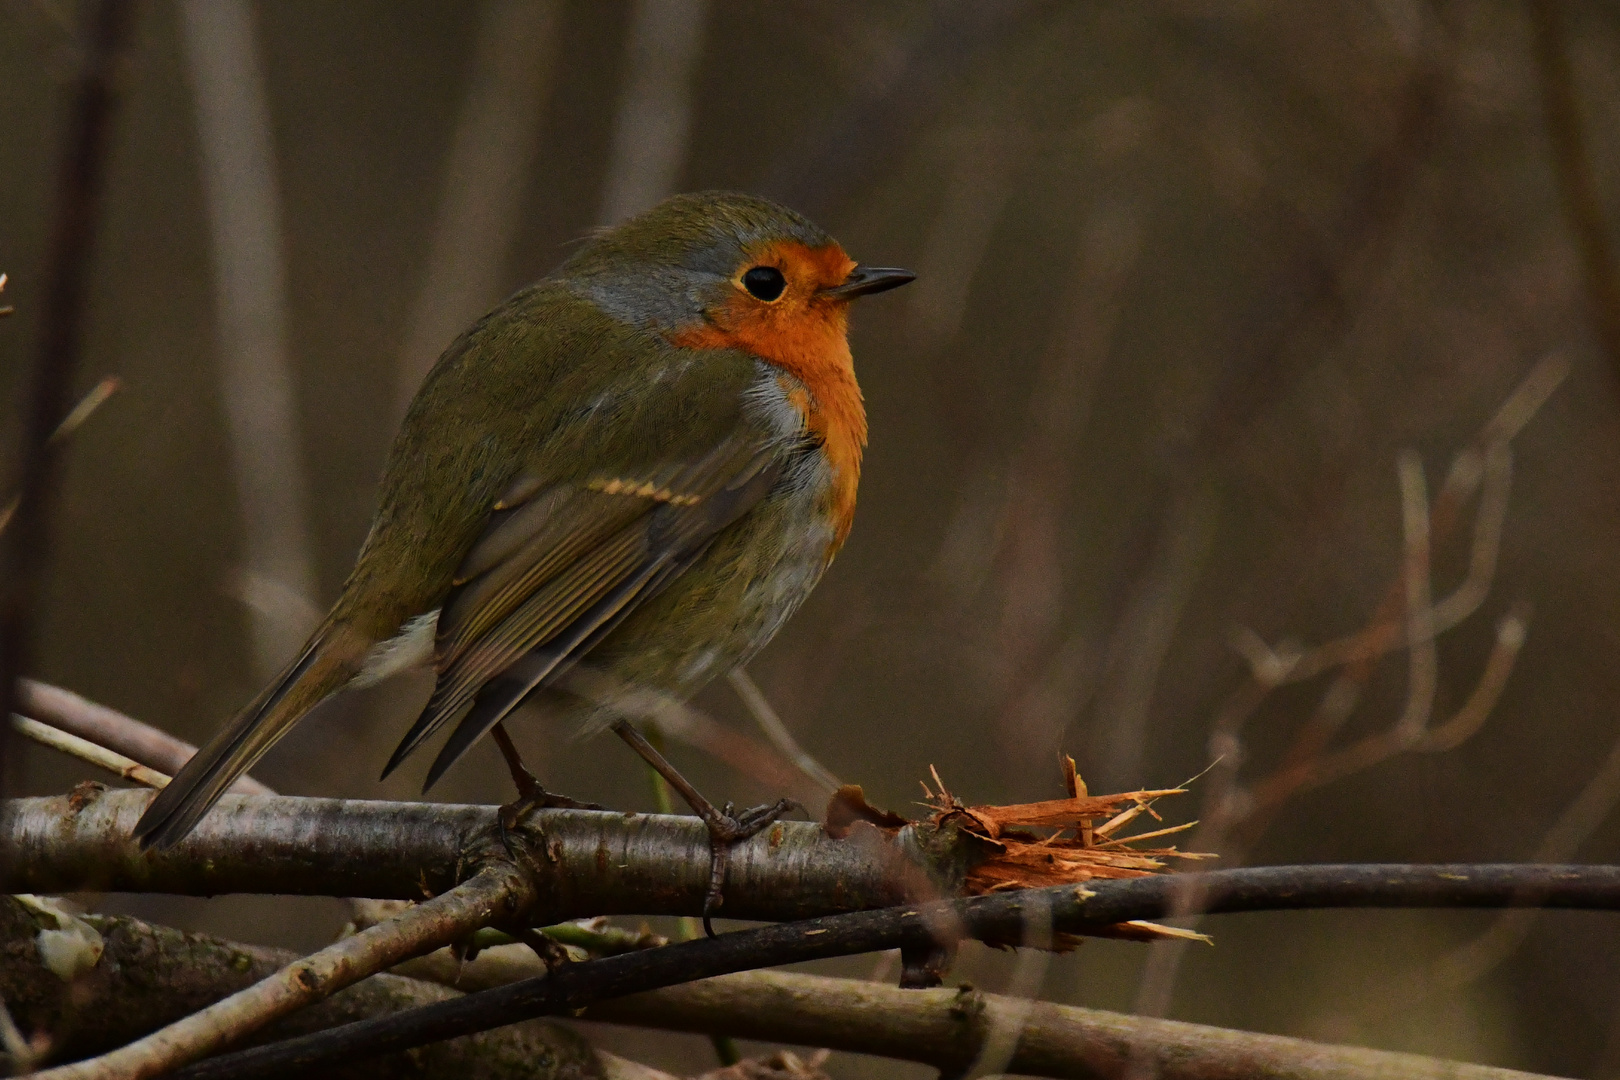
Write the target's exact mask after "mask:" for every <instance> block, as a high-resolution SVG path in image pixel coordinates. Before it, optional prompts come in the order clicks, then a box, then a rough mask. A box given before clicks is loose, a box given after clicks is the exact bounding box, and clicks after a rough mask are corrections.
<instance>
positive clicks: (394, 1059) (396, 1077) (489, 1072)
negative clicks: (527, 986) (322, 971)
mask: <svg viewBox="0 0 1620 1080" xmlns="http://www.w3.org/2000/svg"><path fill="white" fill-rule="evenodd" d="M82 919H83V921H84V922H85V923H88V924H89V925H90V926H91V927H93V928H94V930H95V931H96V932H97V933H98V934H99V935H100V938H101V942H102V952H101V955H100V957H99V959H98V960H96V962H95V963H94V965H93V966H92V967H90V968H88V969H87V970H84V971H82V972H81V973H79V974H77V975H76V976H74V977H73V978H71V979H68V980H64V979H63V978H62V977H61V976H60V975H58V974H56V973H55V972H53V971H52V970H50V969H49V968H47V967H46V966H45V964H44V963H43V961H42V960H41V954H40V949H39V935H40V934H41V932H45V933H50V932H53V931H54V932H60V931H59V924H58V923H57V921H56V920H54V919H52V918H51V917H50V916H49V915H46V914H43V913H41V912H39V911H36V910H30V908H28V907H27V906H25V905H24V904H22V903H21V902H19V901H18V900H16V899H15V898H14V897H0V997H3V998H4V1000H5V1003H6V1006H7V1007H8V1008H9V1009H10V1010H11V1014H12V1017H13V1019H15V1021H16V1022H17V1025H18V1027H19V1028H21V1029H22V1031H23V1033H24V1034H25V1035H29V1036H34V1035H38V1034H43V1035H45V1036H47V1037H48V1038H49V1039H50V1045H51V1047H52V1051H51V1053H50V1054H49V1056H48V1057H47V1058H46V1061H47V1062H49V1063H59V1062H63V1061H71V1060H75V1059H79V1058H84V1057H89V1056H91V1055H94V1054H98V1053H101V1052H104V1051H107V1050H111V1049H113V1048H114V1047H117V1046H122V1045H124V1044H126V1043H128V1042H130V1041H132V1040H134V1039H137V1038H139V1037H141V1036H142V1035H145V1034H147V1033H149V1032H151V1031H154V1030H156V1029H158V1028H160V1027H163V1026H164V1025H166V1024H170V1023H173V1022H174V1021H176V1020H179V1019H181V1018H183V1017H185V1016H187V1015H190V1014H191V1013H194V1012H196V1011H197V1010H199V1009H202V1008H204V1007H206V1006H208V1005H212V1004H214V1003H215V1002H216V1001H219V1000H220V999H221V998H224V997H226V996H228V995H230V994H233V993H236V992H237V991H239V990H243V989H246V988H247V987H249V986H251V985H253V984H254V983H256V982H258V981H259V980H261V979H264V978H267V977H269V976H270V975H273V974H274V973H275V972H276V971H278V970H280V969H281V968H284V967H286V966H287V965H288V964H291V963H294V962H295V961H297V960H298V959H299V956H298V955H297V954H296V953H292V952H287V951H284V950H280V949H268V948H262V947H258V946H252V945H241V944H236V943H234V942H229V941H222V940H220V939H218V938H212V937H208V936H206V935H202V934H187V933H182V932H180V931H178V930H172V929H169V928H167V927H161V926H153V925H150V924H148V923H144V922H141V921H140V920H138V919H131V918H125V917H116V916H104V915H85V916H82ZM458 996H460V991H458V990H454V989H451V988H450V987H447V986H441V985H436V984H434V983H429V982H422V981H419V980H417V979H408V978H404V977H401V976H397V975H376V976H373V977H372V978H370V979H367V980H365V981H364V982H362V983H360V984H358V985H356V986H351V987H349V988H348V989H346V990H342V991H340V992H338V993H337V994H334V995H333V996H332V997H330V998H328V999H326V1000H325V1001H323V1002H320V1003H319V1004H316V1005H312V1006H310V1007H309V1008H307V1009H304V1010H302V1011H300V1012H298V1013H295V1014H294V1015H292V1016H290V1017H288V1018H286V1019H284V1020H282V1021H279V1022H278V1023H276V1024H274V1025H272V1026H270V1027H268V1028H265V1029H264V1030H263V1031H261V1032H259V1033H258V1034H257V1035H255V1036H254V1037H253V1038H252V1039H251V1040H250V1042H252V1043H263V1042H273V1041H275V1040H277V1039H283V1038H287V1037H289V1036H292V1035H299V1034H303V1033H305V1032H310V1031H319V1030H321V1029H323V1028H327V1027H331V1026H332V1025H334V1024H342V1023H348V1022H350V1021H353V1020H360V1019H364V1018H367V1017H372V1016H381V1015H384V1014H387V1013H393V1012H399V1011H401V1010H403V1009H408V1008H413V1007H415V1006H419V1005H426V1004H430V1003H432V1002H436V1001H444V1000H447V999H449V998H453V997H458ZM312 1075H318V1076H331V1077H344V1078H349V1077H353V1078H356V1080H360V1078H365V1080H427V1078H429V1077H445V1076H455V1077H466V1078H468V1080H517V1078H519V1077H522V1078H537V1080H602V1070H601V1068H600V1066H599V1064H598V1062H597V1059H596V1056H595V1053H594V1051H592V1050H591V1048H590V1046H589V1045H588V1044H587V1043H586V1042H585V1041H584V1040H583V1039H582V1038H580V1036H579V1035H577V1034H576V1033H575V1032H573V1031H572V1030H570V1029H568V1028H566V1027H563V1026H562V1025H559V1024H555V1023H550V1022H547V1021H528V1022H525V1023H522V1024H517V1025H513V1026H511V1027H507V1028H502V1029H499V1030H497V1031H489V1032H481V1033H479V1034H477V1035H473V1036H470V1037H464V1038H459V1039H452V1040H449V1041H447V1042H442V1043H435V1044H434V1045H432V1046H425V1047H421V1048H419V1049H416V1050H411V1051H409V1052H407V1053H402V1054H395V1055H392V1056H390V1057H388V1058H384V1059H379V1060H377V1061H374V1062H367V1063H365V1064H363V1065H356V1066H344V1067H339V1068H336V1069H331V1070H327V1071H325V1072H320V1073H315V1074H312Z"/></svg>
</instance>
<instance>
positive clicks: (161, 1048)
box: [35, 863, 534, 1080]
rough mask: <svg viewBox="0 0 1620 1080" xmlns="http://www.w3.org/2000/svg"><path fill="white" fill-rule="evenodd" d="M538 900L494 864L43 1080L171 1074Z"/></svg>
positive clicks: (511, 871)
mask: <svg viewBox="0 0 1620 1080" xmlns="http://www.w3.org/2000/svg"><path fill="white" fill-rule="evenodd" d="M533 899H534V893H533V889H532V887H531V886H530V885H529V883H528V881H527V880H526V879H525V877H524V875H523V874H522V873H521V872H519V871H518V869H517V868H516V867H515V866H513V865H511V864H509V863H494V864H491V865H489V866H487V867H485V868H484V869H483V870H480V871H479V872H478V873H477V874H475V875H473V877H471V878H469V879H468V880H467V881H466V882H465V883H464V884H461V885H458V886H457V887H456V888H454V889H452V890H450V891H449V892H447V893H445V894H444V895H443V896H439V897H435V898H434V899H432V900H428V901H425V902H424V903H421V904H418V905H416V906H415V907H411V908H407V909H405V910H404V911H402V912H401V913H400V914H399V915H397V916H396V917H394V918H393V919H391V920H389V921H388V922H385V923H380V924H378V925H377V926H373V927H371V928H370V929H368V930H364V931H362V932H360V933H358V934H356V935H354V936H353V937H348V938H344V939H342V940H341V941H338V942H336V943H334V944H332V945H329V946H327V947H326V948H324V949H322V950H320V951H319V952H317V953H315V954H314V955H312V956H309V957H306V958H305V959H303V960H299V961H298V962H297V963H294V964H290V965H288V966H287V967H284V968H282V969H281V970H280V971H278V972H276V973H275V974H274V975H272V976H270V977H269V978H267V979H264V980H261V981H260V982H257V983H254V984H253V985H252V986H250V987H248V988H247V989H245V990H241V991H238V992H237V993H235V994H232V995H231V996H230V997H227V998H225V999H224V1000H222V1001H219V1002H216V1003H215V1004H213V1005H210V1006H209V1007H208V1008H206V1009H202V1010H200V1011H198V1012H195V1013H192V1014H191V1015H190V1016H188V1017H186V1018H185V1019H183V1020H179V1021H176V1022H175V1023H173V1024H170V1025H169V1026H168V1027H165V1028H162V1029H161V1030H159V1031H156V1032H154V1033H152V1034H151V1035H148V1036H146V1037H145V1038H142V1039H137V1040H136V1041H135V1042H132V1043H130V1044H129V1045H127V1046H124V1047H121V1048H119V1049H117V1050H114V1051H112V1052H111V1053H109V1054H103V1055H102V1056H100V1057H96V1058H91V1059H89V1060H87V1061H80V1062H75V1063H74V1064H71V1065H63V1066H60V1067H58V1068H55V1069H47V1070H45V1071H44V1072H40V1073H37V1074H35V1075H36V1076H38V1077H39V1078H40V1080H139V1078H141V1077H148V1076H157V1075H160V1074H163V1073H167V1072H170V1071H172V1070H173V1069H175V1068H177V1067H178V1066H181V1065H184V1064H185V1063H186V1062H189V1061H195V1060H196V1059H198V1058H200V1057H204V1056H206V1055H208V1054H212V1053H216V1052H218V1051H219V1050H220V1049H221V1048H223V1047H225V1046H229V1045H230V1044H231V1043H232V1042H234V1041H236V1040H237V1039H239V1038H241V1037H242V1036H244V1035H247V1034H249V1033H251V1032H253V1031H257V1030H258V1029H259V1028H261V1027H263V1026H265V1025H266V1024H268V1023H270V1022H271V1021H272V1020H275V1019H277V1018H278V1017H282V1016H285V1015H287V1014H288V1013H291V1012H293V1011H295V1010H297V1009H300V1008H302V1007H304V1006H305V1005H310V1004H313V1003H314V1002H317V1001H320V1000H322V999H323V998H326V997H329V996H330V995H332V994H334V993H336V992H337V991H338V990H341V989H343V988H344V987H345V986H348V985H350V984H352V983H355V982H358V981H360V980H361V979H363V978H365V977H366V976H368V975H370V974H372V973H374V972H378V971H383V970H386V969H387V968H390V967H392V966H393V965H395V964H397V963H399V962H400V961H402V960H407V959H409V958H410V957H412V956H418V955H420V954H422V953H424V952H428V951H431V950H432V949H436V948H438V947H440V946H442V945H448V944H449V943H451V942H453V941H455V940H457V939H459V938H462V937H465V936H466V935H467V934H469V933H471V932H472V931H474V930H477V929H478V928H480V927H483V926H487V925H489V924H490V923H491V922H494V921H498V920H504V919H510V918H512V917H513V916H515V915H517V914H518V913H520V912H521V911H522V910H524V909H525V908H527V907H528V906H529V904H530V902H532V900H533Z"/></svg>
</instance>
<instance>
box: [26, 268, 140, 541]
mask: <svg viewBox="0 0 1620 1080" xmlns="http://www.w3.org/2000/svg"><path fill="white" fill-rule="evenodd" d="M0 277H4V275H0ZM118 386H119V383H118V377H117V376H116V375H104V376H102V378H101V381H100V382H98V383H96V385H94V386H92V387H91V388H90V392H89V393H88V394H86V395H84V397H82V398H80V399H79V403H78V404H77V405H75V406H73V410H72V411H71V412H69V413H68V414H67V416H66V417H65V418H64V419H63V420H62V422H61V423H60V424H57V425H56V430H55V431H53V432H51V445H52V446H53V447H54V446H56V445H57V444H58V443H60V442H62V441H63V440H64V439H66V438H67V437H68V436H70V435H72V434H73V433H74V432H75V431H77V430H79V427H80V426H81V425H82V424H83V423H84V422H85V421H86V420H88V419H90V414H91V413H93V412H95V411H96V410H97V409H99V408H101V406H102V404H103V403H104V402H105V401H106V400H107V399H108V398H110V397H112V396H113V394H114V392H116V391H117V389H118ZM21 501H22V496H21V495H13V496H12V497H11V501H10V502H9V503H7V504H6V505H5V508H4V509H0V530H3V529H5V527H6V526H7V525H9V524H11V519H12V516H13V515H15V514H16V513H17V504H18V503H19V502H21Z"/></svg>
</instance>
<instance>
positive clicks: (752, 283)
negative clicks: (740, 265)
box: [742, 266, 787, 303]
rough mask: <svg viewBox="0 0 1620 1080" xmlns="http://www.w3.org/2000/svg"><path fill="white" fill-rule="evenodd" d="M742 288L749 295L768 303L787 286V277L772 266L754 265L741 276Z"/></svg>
mask: <svg viewBox="0 0 1620 1080" xmlns="http://www.w3.org/2000/svg"><path fill="white" fill-rule="evenodd" d="M742 283H743V288H745V289H747V290H748V292H749V295H751V296H755V297H758V298H759V299H761V300H763V301H765V302H766V303H770V302H771V301H772V300H775V299H776V298H777V297H778V296H781V295H782V290H783V289H786V288H787V278H785V277H783V276H782V271H780V270H778V269H777V268H776V267H774V266H756V267H754V268H753V269H752V270H750V271H748V273H746V274H744V275H743V276H742Z"/></svg>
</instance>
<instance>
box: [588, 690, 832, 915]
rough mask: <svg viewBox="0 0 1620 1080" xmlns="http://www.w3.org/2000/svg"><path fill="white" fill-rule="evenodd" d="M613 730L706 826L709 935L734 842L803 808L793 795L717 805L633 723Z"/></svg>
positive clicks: (705, 897)
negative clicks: (741, 806) (747, 805)
mask: <svg viewBox="0 0 1620 1080" xmlns="http://www.w3.org/2000/svg"><path fill="white" fill-rule="evenodd" d="M613 730H614V732H615V733H616V734H617V735H618V736H619V738H621V739H623V740H624V741H625V742H627V743H629V744H630V749H632V750H634V751H635V752H636V753H638V754H640V755H641V757H642V760H643V761H645V762H646V763H647V764H648V765H651V766H652V767H653V769H654V770H656V771H657V773H658V775H659V776H662V777H663V778H664V780H665V782H666V783H668V784H669V786H670V787H672V788H674V789H675V790H676V791H677V792H679V793H680V796H681V798H683V799H685V800H686V805H688V806H690V807H691V808H692V811H693V812H694V813H696V814H697V816H698V817H700V818H702V819H703V824H704V825H706V826H708V829H709V887H708V889H707V890H706V891H705V892H704V894H703V930H704V932H705V933H707V934H708V935H709V936H710V937H713V936H714V927H713V926H712V925H710V919H711V918H713V916H714V913H715V911H717V910H718V909H719V907H720V905H721V904H722V903H724V902H725V896H724V895H723V894H722V891H721V890H722V888H723V887H724V885H725V880H726V864H727V862H728V861H729V859H730V855H731V847H732V845H733V844H737V843H740V842H741V841H743V840H747V839H748V838H749V837H750V836H753V835H754V834H756V833H758V832H759V831H760V830H762V829H764V828H766V827H767V826H769V825H771V824H773V823H774V822H776V821H777V820H778V819H779V818H781V817H782V815H784V814H786V813H788V812H789V811H791V810H802V809H804V808H803V807H801V806H800V805H799V804H798V803H796V802H794V801H793V800H792V799H778V800H777V801H776V802H774V803H771V804H770V805H767V806H756V807H753V808H752V809H749V810H744V811H743V812H742V813H740V814H733V813H732V809H731V804H730V803H727V804H726V805H725V808H724V809H719V808H717V807H716V806H715V805H714V803H712V802H710V801H709V800H708V799H706V798H704V797H703V794H702V793H701V792H700V791H698V789H697V788H695V787H693V786H692V783H691V781H689V780H687V778H686V777H684V776H682V775H681V774H680V771H679V770H678V769H676V768H675V766H673V765H671V764H670V763H669V759H668V758H666V757H664V755H663V754H660V753H659V752H658V748H657V747H655V746H654V745H653V744H652V743H650V742H648V741H647V739H646V737H645V736H644V735H642V734H641V732H639V731H637V730H636V729H635V725H633V724H631V723H630V722H629V721H628V720H616V721H614V723H613Z"/></svg>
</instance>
